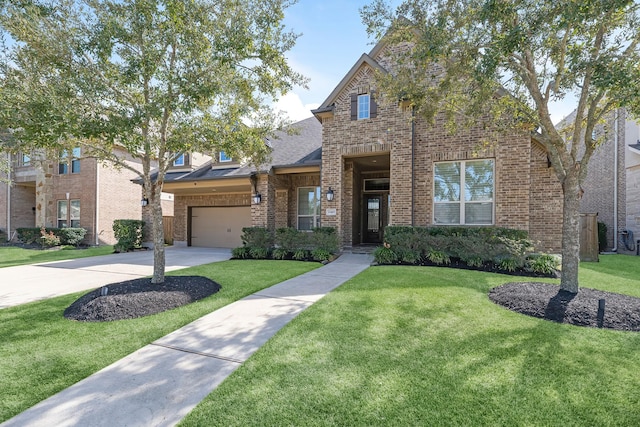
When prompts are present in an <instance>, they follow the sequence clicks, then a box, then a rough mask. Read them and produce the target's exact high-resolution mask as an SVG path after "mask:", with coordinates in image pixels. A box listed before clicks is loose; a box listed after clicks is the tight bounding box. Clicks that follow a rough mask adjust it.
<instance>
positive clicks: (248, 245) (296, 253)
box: [232, 227, 340, 261]
mask: <svg viewBox="0 0 640 427" xmlns="http://www.w3.org/2000/svg"><path fill="white" fill-rule="evenodd" d="M242 244H243V246H241V247H239V248H235V249H233V250H232V256H233V257H234V258H239V259H244V258H253V259H265V258H272V259H295V260H315V261H327V260H329V259H331V257H332V256H333V255H334V254H335V253H337V252H338V250H339V249H340V243H339V238H338V234H337V233H336V230H335V228H333V227H318V228H314V229H313V230H312V231H311V232H308V231H300V230H296V229H295V228H278V229H277V230H276V231H275V233H273V232H271V231H269V230H268V229H266V228H264V227H245V228H243V229H242Z"/></svg>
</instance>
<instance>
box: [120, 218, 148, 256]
mask: <svg viewBox="0 0 640 427" xmlns="http://www.w3.org/2000/svg"><path fill="white" fill-rule="evenodd" d="M143 226H144V221H140V220H137V219H116V220H115V221H113V234H114V237H115V238H116V239H118V242H117V243H116V244H115V245H114V246H113V249H114V250H115V251H116V252H129V251H132V250H134V249H139V248H141V247H142V238H143V235H142V230H143V228H142V227H143Z"/></svg>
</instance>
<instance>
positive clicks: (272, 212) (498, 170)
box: [164, 42, 562, 252]
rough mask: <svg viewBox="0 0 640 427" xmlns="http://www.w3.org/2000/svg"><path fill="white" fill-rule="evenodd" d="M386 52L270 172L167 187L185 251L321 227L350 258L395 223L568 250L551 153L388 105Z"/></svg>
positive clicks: (285, 146)
mask: <svg viewBox="0 0 640 427" xmlns="http://www.w3.org/2000/svg"><path fill="white" fill-rule="evenodd" d="M387 49H388V46H387V45H386V44H385V43H384V42H381V43H379V44H378V45H376V46H375V47H374V48H373V50H372V51H371V52H370V53H369V54H368V55H367V54H363V55H362V56H361V57H360V59H359V60H358V61H357V62H356V63H355V65H354V66H353V67H352V68H351V69H350V71H349V72H348V73H347V75H346V76H345V77H344V78H343V79H342V81H341V82H340V83H339V85H338V86H337V87H336V88H335V89H334V91H333V92H332V93H331V94H330V95H329V97H328V98H327V99H326V100H325V102H324V103H323V104H322V105H321V106H320V107H319V108H318V109H316V110H314V111H313V114H314V116H315V118H310V119H307V120H304V121H302V122H299V123H297V124H296V125H295V126H297V127H298V128H299V129H301V130H302V131H301V132H300V133H299V134H297V135H281V137H280V139H277V140H275V141H272V147H273V157H274V159H273V161H272V162H271V163H270V164H269V165H265V166H263V167H261V168H260V169H259V171H256V169H253V168H249V167H246V166H243V165H241V164H221V163H220V162H212V163H211V164H208V165H205V166H203V167H202V168H200V169H199V170H196V171H194V172H192V173H190V174H186V175H176V176H174V177H171V178H170V179H166V180H165V187H164V189H165V191H167V192H171V193H174V196H175V225H174V226H175V233H174V241H175V242H176V243H178V244H187V245H193V246H221V247H234V246H239V244H240V233H241V228H242V227H243V226H249V225H256V226H265V227H268V228H270V229H275V228H278V227H284V226H292V227H296V228H298V229H311V228H312V227H314V226H317V225H322V226H331V227H336V228H337V230H338V232H339V235H340V237H341V242H342V246H343V247H344V248H349V247H352V246H355V245H360V244H378V243H380V242H382V239H383V233H384V228H385V227H386V226H387V225H389V224H392V225H416V226H426V225H433V224H438V225H454V224H456V225H457V224H463V225H485V226H493V225H495V226H500V227H510V228H517V229H522V230H526V231H528V232H529V234H530V237H531V238H532V239H533V240H534V241H535V242H536V243H537V246H538V248H539V249H540V250H545V251H552V252H557V251H559V250H560V246H561V227H562V196H561V188H560V185H559V182H558V180H557V178H556V176H555V174H554V173H553V170H552V168H551V167H550V166H549V163H548V159H547V154H546V152H545V151H544V149H543V148H542V146H541V145H540V144H538V143H537V142H536V141H535V140H534V139H533V138H532V136H531V134H529V133H527V132H522V131H519V130H514V131H512V132H506V133H505V132H502V133H496V132H495V130H494V129H489V130H484V129H483V128H482V127H481V126H477V127H475V128H471V129H466V130H462V131H460V132H459V133H457V134H456V135H451V134H450V133H448V132H447V131H446V130H445V127H444V123H443V119H442V118H441V117H437V118H436V123H435V126H430V125H428V124H427V123H425V121H423V120H421V119H416V120H415V121H413V122H412V120H411V111H410V110H408V109H406V108H403V106H402V105H401V104H400V105H399V104H394V105H382V104H381V105H378V104H377V103H376V97H375V86H374V85H375V81H374V74H375V72H376V71H382V72H385V71H386V70H389V69H391V67H393V63H390V62H389V56H388V55H387V53H388V50H387ZM487 139H489V140H490V142H491V144H490V145H489V148H484V149H479V147H481V146H482V145H483V143H484V142H486V140H487ZM320 147H321V150H320ZM294 150H296V152H295V153H294ZM461 189H464V190H462V191H461ZM257 194H259V195H260V198H259V200H255V201H254V202H252V196H255V195H257Z"/></svg>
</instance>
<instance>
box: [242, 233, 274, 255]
mask: <svg viewBox="0 0 640 427" xmlns="http://www.w3.org/2000/svg"><path fill="white" fill-rule="evenodd" d="M241 238H242V244H243V245H244V246H247V247H249V248H263V249H267V250H268V249H269V248H272V247H273V234H272V233H271V232H270V231H269V230H267V229H266V228H264V227H244V228H243V229H242V237H241Z"/></svg>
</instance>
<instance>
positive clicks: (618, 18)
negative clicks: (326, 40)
mask: <svg viewBox="0 0 640 427" xmlns="http://www.w3.org/2000/svg"><path fill="white" fill-rule="evenodd" d="M387 3H388V2H387V1H385V0H375V1H374V2H373V3H372V4H370V5H368V6H365V7H364V8H363V10H362V17H363V20H364V21H365V23H366V24H367V26H368V30H369V32H370V33H374V34H376V35H377V36H378V37H381V36H382V35H383V34H384V35H385V40H386V42H387V43H388V44H391V45H393V44H396V45H398V47H399V48H397V49H393V51H390V53H389V55H390V58H387V63H390V64H394V65H393V67H392V69H389V72H388V73H378V74H377V82H376V84H377V86H378V90H379V91H380V92H381V93H382V94H383V97H382V98H383V99H385V100H386V102H388V103H391V104H392V103H396V102H397V100H398V99H402V100H403V101H404V102H407V103H408V104H409V105H410V106H411V107H412V110H413V112H414V113H415V114H416V116H417V117H420V118H423V119H426V121H427V122H429V123H435V117H436V116H437V115H440V117H442V118H444V119H445V121H446V123H447V129H448V130H449V131H450V132H451V133H456V132H458V131H459V130H460V129H461V128H471V127H475V128H476V129H478V128H479V129H482V132H483V133H485V134H486V135H487V137H485V138H484V140H479V141H478V151H482V149H484V148H486V147H487V146H490V145H492V144H495V141H498V140H500V138H501V137H504V136H505V135H512V134H514V133H516V134H520V135H522V136H524V137H527V136H529V135H530V133H531V132H532V131H535V135H536V136H535V140H536V141H537V142H538V143H539V144H541V145H542V146H543V147H544V148H545V150H546V152H547V156H548V159H549V162H550V164H551V166H552V167H553V170H554V172H555V175H556V176H557V177H558V179H559V181H560V184H561V188H562V191H563V193H564V204H563V215H564V216H565V218H567V219H571V221H567V222H565V224H566V223H571V224H574V225H573V227H571V228H570V227H564V228H563V233H564V236H563V239H562V242H563V248H562V262H563V267H562V271H563V274H562V284H561V287H562V289H563V290H567V291H570V292H577V291H578V265H579V238H578V236H579V230H578V221H577V217H578V213H579V203H578V197H576V195H578V194H579V193H580V191H581V184H582V182H583V181H584V179H585V177H586V174H587V170H588V164H589V160H590V159H591V157H592V155H593V153H594V150H595V149H596V147H597V146H598V145H599V144H600V143H601V142H602V138H601V137H600V138H598V137H596V138H594V137H593V136H594V135H597V134H594V132H593V131H594V129H596V126H598V125H601V124H603V123H604V122H605V121H607V120H611V119H613V117H612V116H614V114H613V111H614V110H615V109H617V108H619V107H626V108H627V109H628V110H629V111H631V113H632V114H633V115H635V116H640V101H639V99H640V97H638V93H640V68H639V67H638V66H637V64H638V63H640V27H639V26H638V25H637V23H638V22H639V21H640V3H638V2H637V1H630V0H623V1H601V0H584V1H579V2H576V1H572V0H558V1H553V2H540V1H538V2H532V1H529V0H513V1H486V0H435V1H432V0H405V1H403V2H402V3H401V4H400V6H398V8H397V9H396V10H395V12H394V11H392V10H391V8H390V7H389V6H388V5H387ZM571 97H573V98H575V99H576V100H577V103H576V109H575V112H574V114H572V116H571V118H570V119H567V120H564V121H563V122H562V123H560V124H559V125H558V126H556V124H555V123H554V122H553V120H552V117H551V114H550V113H551V108H552V107H553V103H554V102H556V101H560V100H565V99H571ZM507 140H508V136H507Z"/></svg>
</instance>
